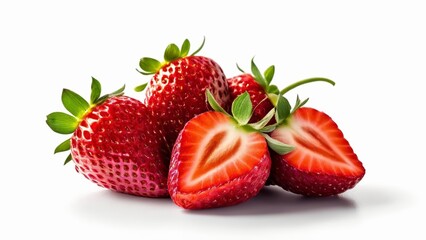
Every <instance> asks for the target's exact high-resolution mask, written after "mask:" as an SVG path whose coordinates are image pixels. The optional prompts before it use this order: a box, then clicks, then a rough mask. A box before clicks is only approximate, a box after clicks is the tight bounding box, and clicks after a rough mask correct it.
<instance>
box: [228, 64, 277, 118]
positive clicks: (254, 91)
mask: <svg viewBox="0 0 426 240" xmlns="http://www.w3.org/2000/svg"><path fill="white" fill-rule="evenodd" d="M238 69H240V68H239V67H238ZM251 70H252V74H248V73H244V71H243V70H241V69H240V71H242V72H243V74H241V75H238V76H235V77H232V78H228V79H227V81H228V85H229V90H230V93H231V99H232V100H234V99H235V98H237V97H238V96H239V95H241V94H242V93H244V92H246V91H247V92H248V93H249V94H250V99H251V101H252V103H253V106H254V110H253V116H252V118H251V119H250V122H257V121H259V120H260V119H262V118H263V117H264V116H265V115H266V114H267V113H268V112H269V111H270V110H271V109H272V108H274V105H273V104H272V101H273V100H274V99H276V95H277V94H278V93H279V90H278V88H277V86H275V85H270V83H271V81H272V78H273V76H274V73H275V67H274V66H273V65H272V66H270V67H269V68H268V69H266V71H265V73H264V75H262V74H261V73H260V71H259V69H258V68H257V66H256V64H255V63H254V61H253V59H252V61H251ZM272 123H274V120H273V119H272V121H271V124H272Z"/></svg>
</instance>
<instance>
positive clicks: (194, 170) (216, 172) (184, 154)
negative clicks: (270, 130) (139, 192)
mask: <svg viewBox="0 0 426 240" xmlns="http://www.w3.org/2000/svg"><path fill="white" fill-rule="evenodd" d="M207 98H208V101H209V103H210V104H211V106H212V108H213V109H215V110H217V112H214V111H208V112H205V113H202V114H200V115H198V116H196V117H194V118H193V119H191V120H190V121H188V122H187V124H186V125H185V126H184V128H183V129H182V131H181V132H180V134H179V136H178V138H177V140H176V143H175V145H174V147H173V151H172V156H171V162H170V169H169V178H168V188H169V193H170V196H171V198H172V200H173V201H174V202H175V203H176V204H177V205H178V206H180V207H182V208H185V209H205V208H215V207H224V206H230V205H235V204H238V203H241V202H244V201H246V200H248V199H250V198H252V197H253V196H255V195H256V194H257V193H258V192H259V190H260V189H261V188H262V187H263V185H264V184H265V181H266V179H267V178H268V176H269V173H270V167H271V160H270V155H269V151H268V145H267V141H265V138H264V136H263V135H262V134H261V133H260V132H259V131H263V130H262V129H263V128H264V127H265V125H266V124H267V123H268V122H269V120H270V119H271V118H272V117H273V115H274V110H273V109H272V110H271V111H270V112H269V113H268V114H267V115H266V116H265V118H264V119H262V120H261V121H259V122H258V123H255V124H248V121H249V119H250V117H251V114H252V104H251V102H250V97H249V95H248V93H247V92H245V93H244V94H242V95H240V96H239V97H238V98H236V99H235V101H234V102H233V104H232V113H233V116H231V115H229V114H228V113H227V112H226V111H225V110H223V109H222V108H221V107H220V106H219V104H218V103H217V102H215V100H214V97H213V96H212V95H211V93H210V92H209V91H207Z"/></svg>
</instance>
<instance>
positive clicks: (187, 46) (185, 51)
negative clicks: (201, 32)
mask: <svg viewBox="0 0 426 240" xmlns="http://www.w3.org/2000/svg"><path fill="white" fill-rule="evenodd" d="M190 48H191V44H190V43H189V40H188V39H185V41H183V43H182V47H181V48H180V56H181V57H186V56H188V53H189V49H190Z"/></svg>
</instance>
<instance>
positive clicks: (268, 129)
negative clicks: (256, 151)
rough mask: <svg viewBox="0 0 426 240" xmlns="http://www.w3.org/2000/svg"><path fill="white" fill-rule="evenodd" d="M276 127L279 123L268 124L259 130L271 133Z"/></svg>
mask: <svg viewBox="0 0 426 240" xmlns="http://www.w3.org/2000/svg"><path fill="white" fill-rule="evenodd" d="M275 128H277V124H276V123H275V124H271V125H267V126H265V127H263V128H261V129H260V130H259V131H260V132H263V133H269V132H272V131H274V130H275Z"/></svg>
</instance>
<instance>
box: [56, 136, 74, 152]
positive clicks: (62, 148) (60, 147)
mask: <svg viewBox="0 0 426 240" xmlns="http://www.w3.org/2000/svg"><path fill="white" fill-rule="evenodd" d="M70 148H71V143H70V139H69V138H68V139H67V140H65V141H63V142H62V143H61V144H59V145H58V146H57V147H56V148H55V153H58V152H65V151H68V150H70Z"/></svg>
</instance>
